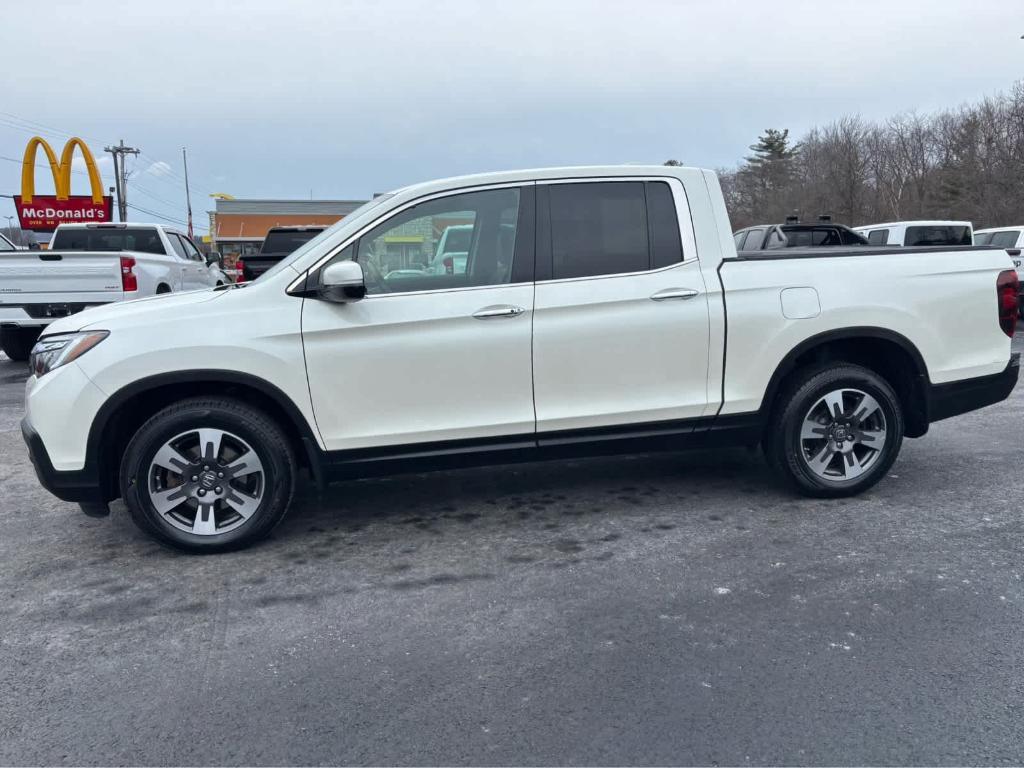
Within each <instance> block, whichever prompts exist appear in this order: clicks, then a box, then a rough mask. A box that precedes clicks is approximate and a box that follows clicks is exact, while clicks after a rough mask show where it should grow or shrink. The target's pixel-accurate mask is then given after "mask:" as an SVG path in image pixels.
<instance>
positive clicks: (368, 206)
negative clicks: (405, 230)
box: [243, 192, 396, 282]
mask: <svg viewBox="0 0 1024 768" xmlns="http://www.w3.org/2000/svg"><path fill="white" fill-rule="evenodd" d="M395 194H396V193H394V192H389V193H388V194H386V195H377V197H375V198H373V200H370V201H369V202H366V203H363V204H362V205H361V206H359V207H358V208H356V209H355V210H354V211H352V213H350V214H349V215H348V216H346V217H345V218H343V219H342V220H341V221H339V222H337V223H336V224H333V225H331V226H330V227H328V228H327V229H325V230H324V231H323V232H321V233H320V234H319V235H317V236H316V237H314V238H313V239H312V240H307V241H306V242H305V243H304V244H303V245H300V246H299V247H298V249H296V250H295V251H293V252H292V253H291V254H290V255H288V256H285V257H284V258H283V259H281V261H279V262H277V264H275V265H274V266H272V267H271V268H270V269H268V270H267V271H266V272H264V273H263V274H262V275H260V276H259V277H257V278H256V280H263V279H265V278H268V277H271V276H272V275H276V274H277V273H278V272H280V271H281V270H282V269H285V268H287V267H288V266H289V265H290V264H292V263H293V262H294V261H295V260H296V259H300V258H302V257H303V256H305V255H306V254H307V253H309V252H310V251H312V250H313V249H314V248H316V247H317V246H318V245H319V244H320V243H321V242H322V241H323V240H325V239H326V238H328V237H330V236H331V235H332V234H333V233H334V232H337V231H338V229H339V228H340V227H343V226H345V225H346V224H349V223H351V222H353V221H355V220H356V219H358V218H360V217H361V216H364V215H366V213H367V212H368V211H370V210H372V209H374V208H376V207H377V206H378V205H380V204H381V203H383V202H384V201H385V200H389V199H391V198H392V197H394V196H395ZM244 260H245V259H244V258H243V261H244ZM253 282H255V281H253Z"/></svg>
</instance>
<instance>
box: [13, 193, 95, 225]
mask: <svg viewBox="0 0 1024 768" xmlns="http://www.w3.org/2000/svg"><path fill="white" fill-rule="evenodd" d="M101 200H102V201H101V202H99V203H97V202H95V201H94V200H93V198H92V196H91V195H69V196H68V198H67V199H66V200H58V199H57V197H56V196H49V195H34V196H33V197H32V202H22V196H21V195H15V197H14V203H15V205H16V206H17V209H18V220H19V221H20V222H21V228H22V229H27V230H32V231H35V232H51V231H53V230H54V229H56V228H57V225H58V224H61V223H64V222H71V221H77V222H96V223H98V224H99V223H105V222H109V221H113V198H111V197H110V196H104V197H103V198H101Z"/></svg>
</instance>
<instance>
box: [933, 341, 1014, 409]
mask: <svg viewBox="0 0 1024 768" xmlns="http://www.w3.org/2000/svg"><path fill="white" fill-rule="evenodd" d="M1019 375H1020V352H1013V353H1012V354H1011V355H1010V362H1008V363H1007V364H1006V368H1004V369H1003V370H1002V371H1001V372H1000V373H995V374H992V375H991V376H979V377H978V378H976V379H964V380H963V381H952V382H950V383H948V384H935V385H933V386H932V388H931V391H930V393H929V397H928V420H929V421H941V420H942V419H948V418H950V417H951V416H959V415H960V414H961V413H967V412H968V411H974V410H977V409H978V408H984V407H985V406H986V405H992V404H993V403H998V402H1001V401H1003V400H1005V399H1006V398H1007V397H1009V396H1010V392H1012V391H1013V388H1014V386H1016V384H1017V378H1018V376H1019Z"/></svg>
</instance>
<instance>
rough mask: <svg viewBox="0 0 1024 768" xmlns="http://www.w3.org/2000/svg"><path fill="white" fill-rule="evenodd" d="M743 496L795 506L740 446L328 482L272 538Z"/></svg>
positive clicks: (552, 521) (634, 511)
mask: <svg viewBox="0 0 1024 768" xmlns="http://www.w3.org/2000/svg"><path fill="white" fill-rule="evenodd" d="M766 497H767V498H766ZM744 498H746V499H747V503H748V504H750V505H758V504H763V503H764V502H766V501H768V500H769V499H771V500H775V501H779V500H794V497H793V496H791V495H790V494H788V493H787V492H786V491H784V490H783V489H781V488H779V486H778V485H777V483H776V482H775V480H774V478H773V477H772V476H771V474H770V473H769V471H768V467H767V466H766V464H765V462H764V460H763V459H762V457H761V455H760V453H759V452H756V451H752V450H746V449H728V450H725V449H723V450H716V451H702V452H680V453H659V454H634V455H629V456H618V457H602V458H592V459H581V460H572V461H552V462H535V463H527V464H513V465H502V466H497V467H486V468H470V469H462V470H450V471H444V472H431V473H424V474H411V475H400V476H395V477H389V478H383V479H371V480H356V481H348V482H342V483H334V484H331V485H329V486H328V487H327V488H326V489H325V490H324V492H323V493H322V494H320V493H317V491H316V489H315V488H312V487H311V486H309V485H305V486H303V488H302V489H301V490H300V492H299V494H298V495H297V498H296V500H295V504H294V506H293V509H292V511H291V512H290V513H289V516H288V517H287V518H286V519H285V521H284V522H283V523H282V525H281V526H280V527H279V528H278V529H277V530H276V531H275V533H274V538H275V539H277V540H279V541H282V542H284V541H288V542H291V541H294V540H296V539H303V538H307V537H308V534H309V533H313V534H316V533H319V532H326V531H335V532H337V531H342V532H348V533H353V532H357V531H362V530H365V529H366V528H367V527H369V526H378V527H392V528H395V527H399V528H405V529H410V528H411V529H414V530H418V531H422V532H425V533H426V534H427V535H431V536H443V535H445V533H446V532H447V531H449V530H451V531H463V530H464V529H465V526H468V525H470V524H483V525H489V526H496V525H497V526H505V527H508V526H515V527H521V528H523V529H524V533H525V532H526V531H528V530H529V529H537V528H540V529H543V530H553V529H555V528H556V527H560V526H561V525H563V524H570V523H572V522H573V521H579V520H581V519H585V518H588V517H594V516H607V515H609V514H612V515H615V514H621V515H623V516H626V517H632V518H637V517H639V518H648V517H651V516H655V517H658V518H659V519H660V518H661V517H664V516H666V515H672V514H674V513H676V512H680V513H684V512H685V511H686V510H693V509H695V508H703V507H706V506H709V505H710V506H717V505H719V504H724V505H726V506H729V507H735V508H739V507H743V506H744V502H743V499H744ZM755 499H756V500H757V501H755Z"/></svg>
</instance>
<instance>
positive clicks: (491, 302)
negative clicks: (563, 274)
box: [302, 185, 535, 451]
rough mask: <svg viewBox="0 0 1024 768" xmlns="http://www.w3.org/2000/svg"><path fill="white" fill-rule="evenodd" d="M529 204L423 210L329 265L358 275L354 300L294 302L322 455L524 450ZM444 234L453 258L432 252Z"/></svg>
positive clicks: (501, 191)
mask: <svg viewBox="0 0 1024 768" xmlns="http://www.w3.org/2000/svg"><path fill="white" fill-rule="evenodd" d="M533 199H534V194H533V186H532V185H526V186H516V187H503V188H497V189H487V190H481V191H473V192H460V193H458V194H448V195H444V196H439V197H435V198H433V199H429V200H427V201H424V202H421V203H418V204H415V205H413V206H411V207H408V208H405V209H404V210H400V211H399V212H398V213H396V214H394V215H391V216H390V217H389V218H388V219H387V220H385V221H384V222H382V223H381V224H379V225H377V226H376V227H375V228H374V229H372V230H370V231H369V232H367V233H366V234H365V235H363V236H362V237H361V238H360V239H359V240H358V241H356V242H355V243H353V244H352V245H349V246H348V247H346V248H345V250H344V251H342V252H341V253H340V254H339V255H338V256H336V257H335V258H336V259H345V258H355V259H356V261H358V262H359V263H360V264H361V265H362V267H363V273H364V275H365V279H366V286H367V296H366V298H364V299H362V300H361V301H357V302H352V303H348V304H334V303H330V302H327V301H322V300H319V299H313V298H307V299H305V300H304V303H303V309H302V335H303V343H304V346H305V351H306V370H307V373H308V375H309V387H310V394H311V396H312V400H313V408H314V412H315V417H316V423H317V426H318V428H319V430H320V434H321V436H322V437H323V439H324V442H325V443H326V446H327V449H328V450H330V451H344V450H350V449H352V450H354V449H365V448H386V447H397V446H405V445H415V444H419V446H420V447H421V448H423V444H425V443H433V442H448V441H462V440H473V441H474V442H475V443H487V442H488V441H491V440H493V441H495V442H498V439H499V438H503V437H507V436H516V435H519V436H528V438H529V439H532V436H533V432H534V428H535V423H534V412H533V386H532V379H531V377H532V363H531V326H532V323H533V283H532V277H533V208H534V204H533ZM452 227H459V228H460V230H459V231H460V232H468V236H467V237H466V238H465V242H464V250H463V251H460V252H458V253H454V252H451V253H447V254H445V253H440V252H439V249H440V248H441V247H442V245H443V243H444V242H445V241H448V240H450V239H451V236H450V234H449V235H448V236H447V237H446V234H445V233H446V232H449V230H450V229H451V228H452ZM398 246H400V248H399V247H398ZM399 251H400V252H401V258H398V257H397V256H396V254H398V253H399ZM446 447H457V446H452V445H451V444H450V443H449V445H448V446H446Z"/></svg>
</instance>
